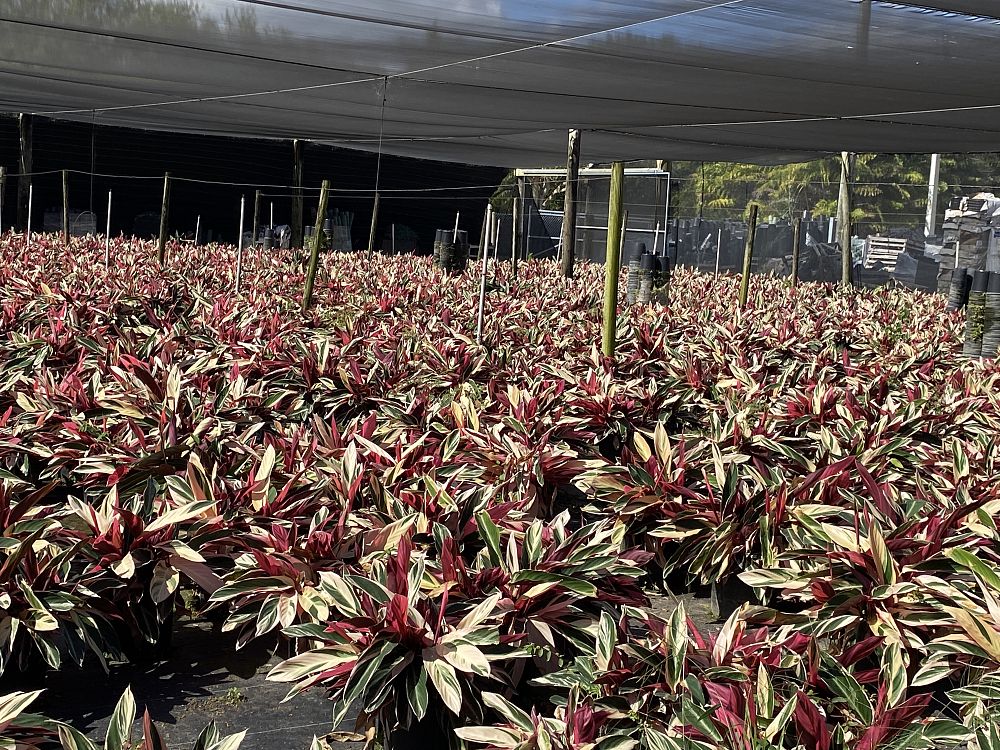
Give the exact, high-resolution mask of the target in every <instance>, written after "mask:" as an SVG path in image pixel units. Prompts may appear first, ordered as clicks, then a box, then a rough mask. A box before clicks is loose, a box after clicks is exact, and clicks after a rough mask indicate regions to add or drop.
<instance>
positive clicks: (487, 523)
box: [476, 510, 504, 568]
mask: <svg viewBox="0 0 1000 750" xmlns="http://www.w3.org/2000/svg"><path fill="white" fill-rule="evenodd" d="M476 525H477V526H478V528H479V535H480V536H481V537H482V538H483V541H484V542H485V543H486V550H487V552H488V553H489V556H490V562H491V563H493V565H494V566H495V567H497V568H503V567H504V565H503V555H502V554H501V552H500V529H499V527H498V526H497V525H496V524H495V523H493V519H492V518H490V514H489V513H488V512H487V511H485V510H481V511H479V513H477V514H476Z"/></svg>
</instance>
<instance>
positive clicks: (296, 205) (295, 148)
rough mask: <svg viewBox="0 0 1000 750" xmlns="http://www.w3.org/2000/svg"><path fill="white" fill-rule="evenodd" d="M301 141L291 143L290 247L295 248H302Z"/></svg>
mask: <svg viewBox="0 0 1000 750" xmlns="http://www.w3.org/2000/svg"><path fill="white" fill-rule="evenodd" d="M302 145H303V144H302V141H300V140H299V139H298V138H296V139H295V140H294V141H292V160H293V164H292V184H293V185H294V186H295V190H294V194H293V196H292V240H291V246H292V247H295V248H300V247H304V246H305V245H304V244H303V242H304V240H303V227H304V226H305V225H304V223H303V219H302V180H303V174H304V173H305V164H304V163H303V157H302Z"/></svg>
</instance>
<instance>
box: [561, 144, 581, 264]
mask: <svg viewBox="0 0 1000 750" xmlns="http://www.w3.org/2000/svg"><path fill="white" fill-rule="evenodd" d="M579 182H580V131H579V130H570V131H569V142H568V145H567V153H566V196H565V198H564V200H563V225H562V238H561V240H560V245H561V247H562V274H563V276H565V277H566V278H567V279H571V278H573V261H574V260H575V258H576V208H577V206H576V194H577V187H578V185H579Z"/></svg>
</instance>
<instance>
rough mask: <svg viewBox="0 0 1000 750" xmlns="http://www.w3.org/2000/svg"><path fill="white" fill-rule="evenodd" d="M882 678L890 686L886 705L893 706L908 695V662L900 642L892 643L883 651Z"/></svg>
mask: <svg viewBox="0 0 1000 750" xmlns="http://www.w3.org/2000/svg"><path fill="white" fill-rule="evenodd" d="M882 678H883V679H884V680H885V682H886V685H887V687H888V690H887V692H886V705H887V706H888V707H889V708H892V707H893V706H895V705H897V704H898V703H899V702H900V701H901V700H903V698H904V697H906V688H907V679H906V664H905V663H904V661H903V650H902V649H901V648H900V646H899V644H898V643H890V644H889V645H888V646H886V648H885V651H883V652H882Z"/></svg>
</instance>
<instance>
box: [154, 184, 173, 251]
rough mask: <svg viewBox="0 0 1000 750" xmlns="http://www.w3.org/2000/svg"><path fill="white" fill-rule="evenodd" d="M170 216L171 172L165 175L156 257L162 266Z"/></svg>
mask: <svg viewBox="0 0 1000 750" xmlns="http://www.w3.org/2000/svg"><path fill="white" fill-rule="evenodd" d="M169 217H170V172H167V173H166V174H165V175H163V203H162V205H161V206H160V239H159V240H158V241H157V243H156V257H157V258H158V259H159V261H160V265H161V266H162V265H163V263H164V261H166V259H167V227H168V226H169V223H168V222H169Z"/></svg>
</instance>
